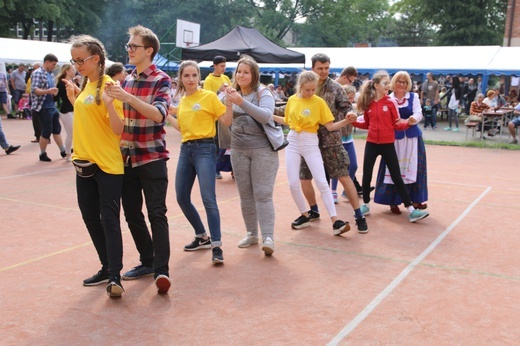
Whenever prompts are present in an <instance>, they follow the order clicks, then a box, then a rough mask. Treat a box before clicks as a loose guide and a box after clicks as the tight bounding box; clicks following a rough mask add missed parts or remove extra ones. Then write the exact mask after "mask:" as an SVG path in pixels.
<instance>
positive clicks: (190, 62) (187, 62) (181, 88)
mask: <svg viewBox="0 0 520 346" xmlns="http://www.w3.org/2000/svg"><path fill="white" fill-rule="evenodd" d="M188 66H193V67H195V69H196V70H197V74H198V76H199V81H198V82H197V84H200V68H199V64H197V62H196V61H193V60H184V61H183V62H181V64H180V65H179V84H178V87H177V92H176V93H175V97H177V95H182V94H184V93H185V92H186V87H185V86H184V84H183V83H182V74H183V73H184V69H185V68H186V67H188Z"/></svg>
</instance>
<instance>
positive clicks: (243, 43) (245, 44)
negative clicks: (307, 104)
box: [182, 26, 305, 64]
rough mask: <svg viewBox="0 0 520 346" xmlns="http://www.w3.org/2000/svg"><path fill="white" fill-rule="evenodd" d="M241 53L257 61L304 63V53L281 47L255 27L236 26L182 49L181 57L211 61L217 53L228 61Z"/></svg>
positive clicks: (236, 57)
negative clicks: (205, 42) (205, 40)
mask: <svg viewBox="0 0 520 346" xmlns="http://www.w3.org/2000/svg"><path fill="white" fill-rule="evenodd" d="M242 54H247V55H249V56H251V57H252V58H254V59H255V60H256V62H258V63H281V64H291V63H301V64H305V55H304V54H302V53H298V52H295V51H292V50H290V49H286V48H283V47H281V46H279V45H277V44H276V43H274V42H272V41H270V40H269V39H267V38H266V37H265V36H263V35H262V34H261V33H259V32H258V31H257V30H256V29H251V28H245V27H243V26H236V27H235V28H234V29H233V30H231V31H230V32H228V33H227V34H226V35H224V36H222V37H221V38H219V39H218V40H215V41H213V42H210V43H207V44H204V45H201V46H198V47H193V48H183V49H182V59H183V60H186V59H192V60H197V61H204V60H205V61H212V60H213V58H214V57H215V56H217V55H222V56H224V57H225V58H226V59H227V60H228V61H237V60H238V59H239V58H240V56H241V55H242Z"/></svg>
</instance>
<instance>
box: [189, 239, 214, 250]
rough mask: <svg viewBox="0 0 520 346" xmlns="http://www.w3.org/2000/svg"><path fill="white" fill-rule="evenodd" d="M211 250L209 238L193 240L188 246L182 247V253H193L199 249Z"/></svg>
mask: <svg viewBox="0 0 520 346" xmlns="http://www.w3.org/2000/svg"><path fill="white" fill-rule="evenodd" d="M210 248H211V238H209V237H208V239H202V238H197V237H195V239H193V241H192V242H191V243H190V244H188V245H184V251H195V250H200V249H210Z"/></svg>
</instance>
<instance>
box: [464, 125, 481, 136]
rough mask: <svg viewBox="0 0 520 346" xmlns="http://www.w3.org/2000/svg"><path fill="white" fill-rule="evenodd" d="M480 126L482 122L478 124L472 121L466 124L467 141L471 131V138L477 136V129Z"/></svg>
mask: <svg viewBox="0 0 520 346" xmlns="http://www.w3.org/2000/svg"><path fill="white" fill-rule="evenodd" d="M479 124H480V122H478V121H470V122H469V123H467V124H465V125H466V140H468V132H469V129H471V136H472V137H475V136H476V134H477V127H478V125H479Z"/></svg>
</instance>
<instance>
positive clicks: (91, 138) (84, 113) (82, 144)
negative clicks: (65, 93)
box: [72, 75, 124, 174]
mask: <svg viewBox="0 0 520 346" xmlns="http://www.w3.org/2000/svg"><path fill="white" fill-rule="evenodd" d="M108 81H112V79H111V78H110V77H109V76H106V75H105V76H103V83H102V84H101V95H102V94H103V90H104V89H105V83H106V82H108ZM96 88H97V81H95V82H90V83H88V84H87V85H86V87H85V89H84V90H83V91H82V92H81V93H80V94H79V95H78V97H77V98H76V101H75V102H74V121H73V128H72V131H73V133H74V152H73V154H72V159H73V160H74V159H78V160H88V161H90V162H95V163H96V164H97V165H98V166H99V168H101V170H102V171H103V172H105V173H108V174H124V166H123V157H122V155H121V149H120V141H121V136H118V135H116V134H115V133H114V132H113V131H112V128H111V127H110V119H109V116H108V111H107V108H106V106H105V103H104V102H103V101H101V104H100V105H98V104H96V100H95V98H96ZM114 106H115V108H116V111H117V113H118V114H119V116H120V117H121V119H123V103H122V102H121V101H118V100H114Z"/></svg>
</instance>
